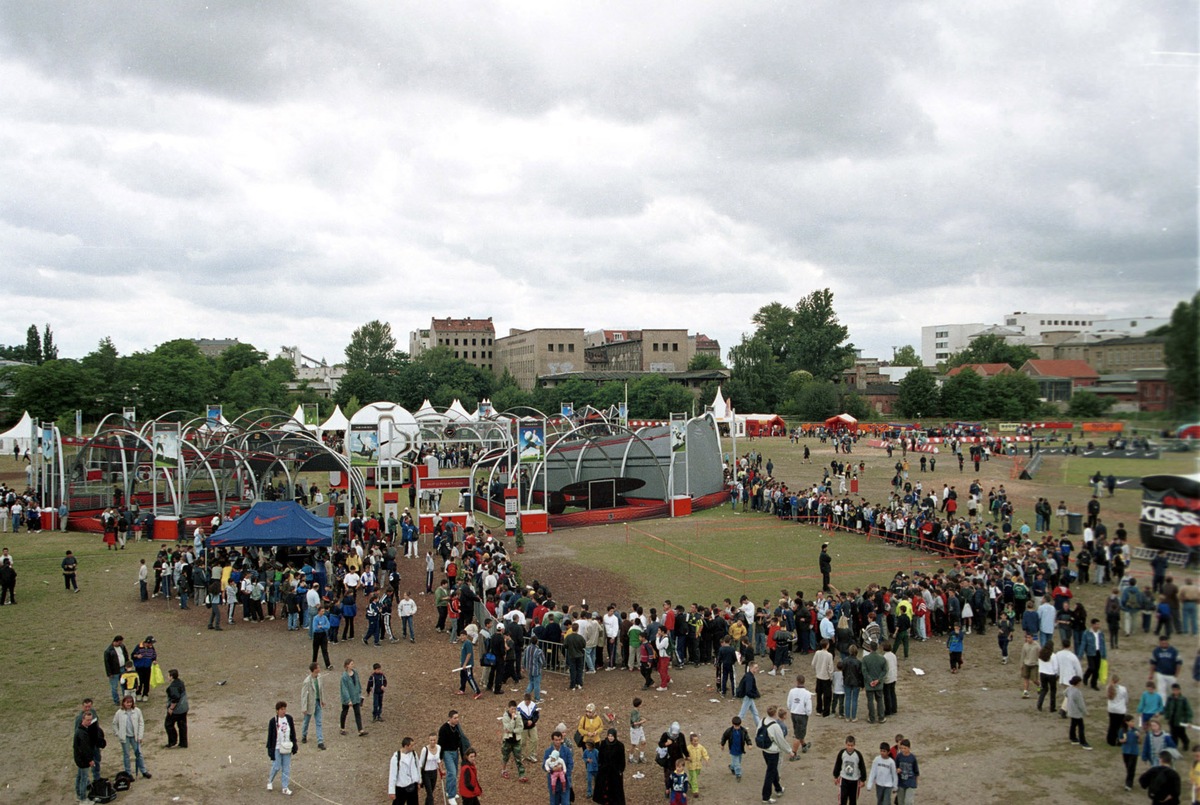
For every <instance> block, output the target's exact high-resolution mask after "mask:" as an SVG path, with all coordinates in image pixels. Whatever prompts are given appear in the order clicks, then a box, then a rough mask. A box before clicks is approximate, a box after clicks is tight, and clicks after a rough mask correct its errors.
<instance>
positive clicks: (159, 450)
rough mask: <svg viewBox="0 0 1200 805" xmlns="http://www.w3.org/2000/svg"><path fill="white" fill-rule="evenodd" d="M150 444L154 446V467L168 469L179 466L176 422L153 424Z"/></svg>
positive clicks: (179, 455) (179, 456) (177, 426)
mask: <svg viewBox="0 0 1200 805" xmlns="http://www.w3.org/2000/svg"><path fill="white" fill-rule="evenodd" d="M150 443H151V444H152V445H153V446H154V466H156V467H167V468H170V469H173V468H175V467H178V466H179V460H180V458H181V452H182V451H181V450H180V444H179V423H178V422H155V423H154V433H153V436H152V437H151V442H150Z"/></svg>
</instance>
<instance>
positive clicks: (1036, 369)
mask: <svg viewBox="0 0 1200 805" xmlns="http://www.w3.org/2000/svg"><path fill="white" fill-rule="evenodd" d="M1021 371H1022V372H1024V373H1025V374H1027V375H1040V376H1041V377H1067V378H1071V379H1073V380H1077V379H1088V378H1093V379H1095V378H1099V377H1100V374H1099V373H1098V372H1097V371H1096V370H1095V369H1093V368H1092V367H1090V366H1088V364H1087V361H1074V360H1037V359H1033V360H1028V361H1025V363H1024V365H1023V366H1022V367H1021Z"/></svg>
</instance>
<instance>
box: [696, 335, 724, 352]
mask: <svg viewBox="0 0 1200 805" xmlns="http://www.w3.org/2000/svg"><path fill="white" fill-rule="evenodd" d="M702 348H704V349H717V348H719V344H718V343H717V340H716V339H715V338H709V337H708V336H706V335H705V334H704V333H696V349H702Z"/></svg>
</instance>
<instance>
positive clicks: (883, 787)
mask: <svg viewBox="0 0 1200 805" xmlns="http://www.w3.org/2000/svg"><path fill="white" fill-rule="evenodd" d="M897 782H898V781H897V779H896V761H895V760H893V759H892V748H891V747H890V746H888V743H887V741H884V742H883V743H881V744H879V756H878V757H877V758H875V760H874V761H873V762H872V763H871V773H870V774H869V775H868V776H867V790H868V791H871V790H874V791H875V805H891V802H892V791H893V790H895V788H896V783H897Z"/></svg>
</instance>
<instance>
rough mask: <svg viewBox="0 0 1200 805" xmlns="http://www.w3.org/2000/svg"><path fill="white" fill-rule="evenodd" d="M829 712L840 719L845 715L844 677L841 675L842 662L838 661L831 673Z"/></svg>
mask: <svg viewBox="0 0 1200 805" xmlns="http://www.w3.org/2000/svg"><path fill="white" fill-rule="evenodd" d="M831 711H832V712H833V713H835V714H836V715H837V717H838V718H842V717H844V716H845V715H846V677H845V675H844V674H843V673H842V661H841V660H838V663H837V668H836V669H834V672H833V707H832V708H831Z"/></svg>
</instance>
